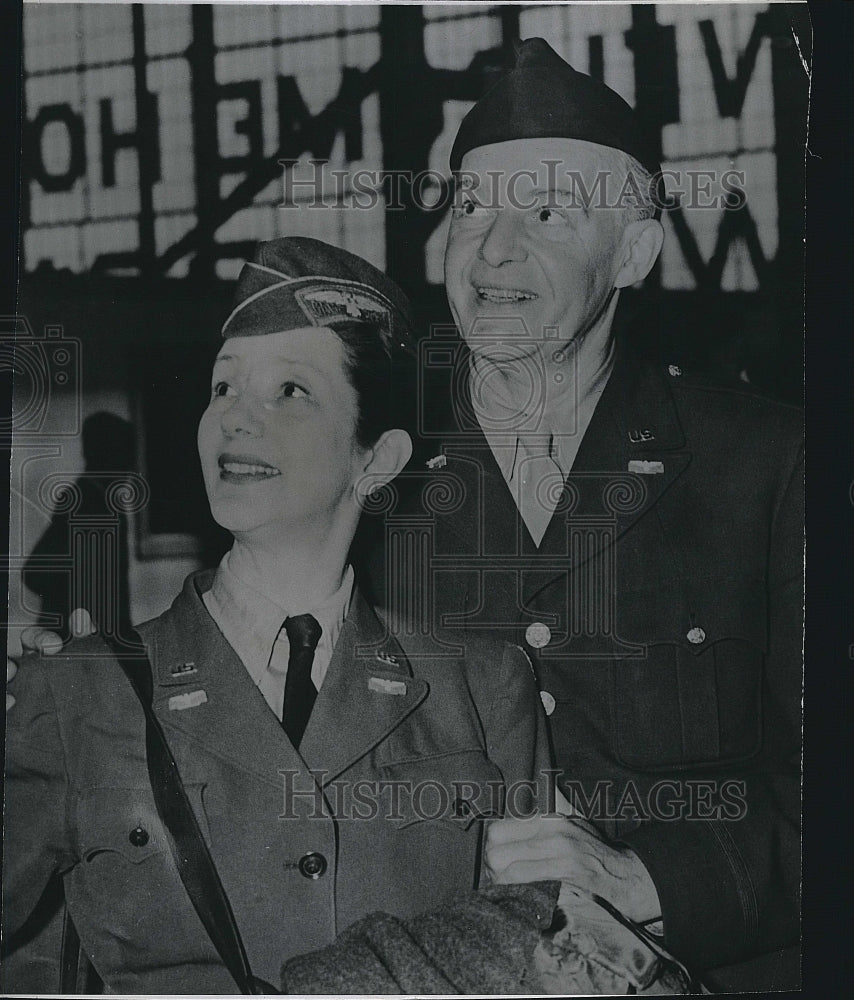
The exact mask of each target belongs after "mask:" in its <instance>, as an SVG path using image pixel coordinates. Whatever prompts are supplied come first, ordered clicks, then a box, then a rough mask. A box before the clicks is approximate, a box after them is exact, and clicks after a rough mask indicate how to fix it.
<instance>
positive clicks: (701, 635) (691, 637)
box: [688, 628, 706, 646]
mask: <svg viewBox="0 0 854 1000" xmlns="http://www.w3.org/2000/svg"><path fill="white" fill-rule="evenodd" d="M705 641H706V633H705V632H704V631H703V630H702V629H701V628H692V629H691V630H690V631H689V632H688V642H693V643H694V645H695V646H699V644H700V643H701V642H705Z"/></svg>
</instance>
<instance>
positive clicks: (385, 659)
mask: <svg viewBox="0 0 854 1000" xmlns="http://www.w3.org/2000/svg"><path fill="white" fill-rule="evenodd" d="M377 659H378V660H379V661H380V663H384V664H385V665H386V666H387V667H399V666H400V661H399V660H398V658H397V657H396V656H395V655H394V654H393V653H387V652H385V650H380V652H379V653H377Z"/></svg>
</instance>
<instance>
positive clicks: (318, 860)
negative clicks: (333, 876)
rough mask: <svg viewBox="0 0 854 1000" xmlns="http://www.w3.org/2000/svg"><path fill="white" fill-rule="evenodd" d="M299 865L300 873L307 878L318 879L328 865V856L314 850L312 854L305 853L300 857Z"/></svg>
mask: <svg viewBox="0 0 854 1000" xmlns="http://www.w3.org/2000/svg"><path fill="white" fill-rule="evenodd" d="M297 867H298V868H299V872H300V875H302V876H304V877H305V878H311V879H317V878H320V876H321V875H323V873H324V872H325V871H326V869H327V867H328V866H327V864H326V858H324V856H323V855H322V854H319V853H318V852H317V851H312V852H311V853H310V854H304V855H303V856H302V857H301V858H300V859H299V864H298V865H297Z"/></svg>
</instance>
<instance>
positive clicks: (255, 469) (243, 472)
mask: <svg viewBox="0 0 854 1000" xmlns="http://www.w3.org/2000/svg"><path fill="white" fill-rule="evenodd" d="M222 467H223V469H224V470H225V471H226V472H233V473H234V474H235V475H238V476H257V475H259V474H262V475H265V476H279V475H281V473H280V472H279V470H278V469H274V468H272V467H271V466H269V465H244V464H243V463H242V462H223V463H222Z"/></svg>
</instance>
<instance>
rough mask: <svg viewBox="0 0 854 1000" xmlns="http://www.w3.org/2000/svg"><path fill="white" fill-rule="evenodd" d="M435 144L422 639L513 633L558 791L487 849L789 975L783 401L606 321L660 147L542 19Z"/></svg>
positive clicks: (794, 521) (791, 872) (795, 455)
mask: <svg viewBox="0 0 854 1000" xmlns="http://www.w3.org/2000/svg"><path fill="white" fill-rule="evenodd" d="M451 166H452V168H453V169H454V170H455V171H458V180H459V188H458V198H457V201H456V204H455V208H454V213H453V219H452V221H451V227H450V233H449V237H448V245H447V252H446V270H445V279H446V285H447V291H448V297H449V301H450V305H451V309H452V312H453V315H454V319H455V323H456V326H457V328H458V331H459V334H460V335H461V340H460V341H458V342H456V343H454V342H453V341H448V340H444V341H442V343H441V344H438V347H441V348H442V351H441V352H439V355H436V356H440V355H441V357H442V361H441V364H442V365H446V366H447V367H448V370H449V371H451V370H452V376H453V377H451V378H449V379H448V383H449V390H450V391H449V405H447V406H446V407H444V406H443V404H439V407H438V408H439V409H440V410H442V409H446V410H447V416H448V423H447V426H446V427H445V428H444V436H442V437H441V440H440V441H437V447H436V451H437V453H438V454H437V455H436V457H435V458H434V459H432V460H430V461H429V462H428V463H427V466H428V468H427V469H426V470H425V474H426V476H427V477H428V484H427V488H426V490H425V491H424V497H425V498H426V503H427V509H426V511H425V510H422V514H425V515H426V519H425V520H424V521H423V522H422V523H423V524H429V529H428V530H429V533H430V535H431V542H430V546H429V550H430V556H429V557H428V566H427V572H426V574H424V575H425V578H428V579H429V580H430V586H429V587H427V588H426V592H425V593H424V594H422V605H423V608H424V614H425V615H426V616H427V618H428V619H429V621H430V622H431V624H432V626H433V627H434V630H435V631H434V635H435V636H436V637H437V640H438V641H441V635H442V628H443V627H444V626H445V625H454V626H461V627H462V628H463V629H465V630H468V631H469V633H470V634H471V635H474V634H476V633H478V632H480V631H482V630H486V631H492V632H499V633H501V634H503V635H504V636H505V637H509V638H511V639H513V640H515V641H516V642H518V643H519V644H520V645H521V646H523V648H525V649H526V650H527V652H528V653H529V654H530V655H531V656H532V659H533V660H534V661H535V664H536V668H537V672H538V679H539V684H540V687H541V698H542V700H543V703H544V706H545V709H546V712H547V713H548V714H549V721H550V728H551V738H552V745H553V751H554V755H555V762H556V765H557V766H558V767H559V768H560V769H561V777H560V778H559V780H558V787H559V789H560V790H561V791H562V792H563V794H564V796H565V797H566V799H567V800H568V801H569V804H570V806H571V807H573V809H574V810H575V812H576V814H577V815H576V817H575V818H573V819H567V818H563V817H551V818H546V817H544V818H542V819H540V820H537V821H535V822H523V821H514V820H504V821H502V822H500V823H496V824H494V825H493V826H492V829H491V833H490V838H489V843H488V849H487V861H488V863H489V865H490V866H491V868H492V871H493V874H494V876H495V878H496V879H497V880H499V881H507V882H522V881H530V880H534V879H538V878H547V877H560V878H564V879H567V880H569V881H571V882H574V883H575V884H576V885H578V886H580V887H581V888H582V889H587V890H588V891H590V892H593V893H596V894H597V895H599V896H602V897H604V898H606V899H609V900H610V901H611V902H613V903H614V904H615V905H616V906H617V907H618V908H620V909H621V910H622V912H623V913H625V914H626V915H627V916H629V917H631V918H632V919H634V920H636V921H638V922H641V923H645V924H647V925H648V927H649V928H650V929H651V930H652V931H653V932H657V933H659V934H661V935H663V938H664V941H665V943H666V945H667V947H669V948H670V949H671V950H672V951H673V952H674V953H675V954H677V955H679V956H680V958H681V959H682V960H683V961H685V962H686V963H687V964H688V965H689V966H693V967H694V968H695V969H696V970H698V971H701V974H702V973H705V975H706V978H707V980H708V982H709V985H710V986H711V987H712V988H715V989H722V990H723V989H731V990H740V989H757V988H763V987H764V988H775V987H776V988H785V987H786V986H792V985H793V984H795V983H796V982H797V979H798V974H799V970H798V957H797V954H798V953H797V942H798V938H799V930H798V920H799V916H798V915H799V902H798V887H799V878H800V872H799V867H800V862H799V815H800V814H799V782H800V772H799V764H800V692H801V673H802V669H801V668H802V657H801V636H802V525H803V518H802V508H801V499H800V498H801V492H802V477H801V472H800V464H799V463H800V456H801V436H802V419H801V415H800V413H799V411H797V410H795V409H794V408H791V407H786V406H782V405H779V404H777V403H775V402H772V401H770V400H768V399H765V398H762V397H760V396H759V395H757V394H756V393H754V392H753V391H751V390H750V389H749V387H747V386H746V385H744V384H739V385H737V386H720V385H716V384H714V383H712V382H710V381H708V380H706V379H702V378H698V377H695V376H693V375H691V374H690V373H689V372H687V371H684V372H683V371H682V369H681V368H680V367H678V366H676V365H670V366H669V367H668V366H665V365H660V366H654V365H649V364H646V363H644V362H643V361H642V360H640V358H639V357H638V356H636V354H635V352H634V351H633V348H632V344H631V342H630V341H629V340H628V339H627V338H626V337H625V336H623V335H620V334H617V333H616V332H615V325H614V315H615V310H616V306H617V300H618V298H619V294H620V290H621V289H622V288H625V287H628V286H630V285H632V284H634V283H636V282H639V281H642V280H643V279H644V278H645V277H646V275H647V274H648V273H649V271H650V269H651V268H652V266H653V264H654V262H655V260H656V258H657V256H658V253H659V251H660V248H661V244H662V240H663V229H662V227H661V224H660V222H659V221H658V220H657V218H656V215H657V211H656V201H655V198H654V197H653V195H654V192H655V186H654V183H653V180H652V178H653V177H654V175H655V174H656V173H657V172H658V170H659V165H658V162H657V160H656V155H655V151H654V150H653V149H651V148H650V146H649V144H648V143H647V141H646V140H645V137H644V136H643V134H642V131H641V129H640V127H639V125H638V122H637V120H636V118H635V115H634V112H633V111H632V110H631V109H630V107H629V106H628V105H627V104H626V103H625V102H624V101H623V100H622V99H621V98H620V97H619V96H618V95H617V94H615V93H614V92H613V91H611V90H610V89H609V88H607V87H606V86H604V85H603V84H601V83H599V82H598V81H595V80H593V79H591V78H590V77H588V76H585V75H583V74H580V73H577V72H575V71H574V70H573V69H572V68H571V67H570V66H568V65H567V64H566V63H565V62H564V61H563V60H562V59H560V57H559V56H558V55H557V54H556V53H555V52H554V51H553V50H552V49H551V48H550V47H549V46H548V45H547V44H546V43H545V42H544V41H543V40H542V39H530V40H528V41H526V42H524V43H522V44H521V46H520V48H519V51H518V55H517V64H516V66H515V68H514V69H513V70H512V71H511V72H509V73H508V74H507V75H506V76H504V77H503V78H502V79H501V80H499V82H498V83H497V84H496V85H495V86H494V87H493V88H492V89H491V90H490V91H489V92H488V93H487V94H486V95H485V96H484V97H483V98H482V99H481V101H479V102H478V103H477V104H476V105H475V106H474V108H473V109H472V110H471V111H470V112H469V114H468V115H467V117H466V118H465V119H464V120H463V123H462V125H461V127H460V130H459V133H458V135H457V138H456V141H455V143H454V146H453V150H452V153H451ZM433 339H434V340H435V338H433ZM449 345H450V352H451V353H453V354H454V358H453V364H451V365H448V364H447V356H448V354H449ZM435 346H436V344H431V343H430V342H428V344H427V347H426V348H425V354H424V357H425V359H426V364H427V366H428V375H429V376H430V377H433V378H434V382H435V380H436V379H435V377H434V376H436V373H435V372H434V371H433V370H432V369H431V367H430V366H431V360H430V358H431V355H430V351H431V350H432V349H433V347H435ZM434 367H435V366H434ZM433 408H434V410H435V408H436V403H435V401H434V402H433ZM436 498H439V500H440V502H438V503H436V502H431V501H435V500H436ZM415 523H416V522H414V521H412V520H411V519H410V520H409V521H407V519H406V518H405V517H404V518H402V519H401V522H400V524H401V526H402V527H401V530H407V529H405V525H406V524H410V525H413V524H415ZM390 528H392V530H394V529H393V525H392V524H390ZM398 551H403V549H400V548H398ZM391 569H393V570H394V572H395V573H396V574H397V578H398V579H401V580H402V585H401V590H404V589H405V588H406V587H407V586H409V585H410V583H411V580H412V579H413V578H414V577H413V576H412V574H411V573H410V574H409V575H407V572H406V570H402V571H401V567H392V566H391V563H389V565H388V566H387V567H386V574H388V573H389V571H390V570H391ZM388 578H389V579H393V577H388ZM400 596H402V595H398V596H397V597H396V596H395V594H394V593H393V592H392V593H391V595H390V600H392V601H394V600H397V599H399V597H400Z"/></svg>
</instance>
